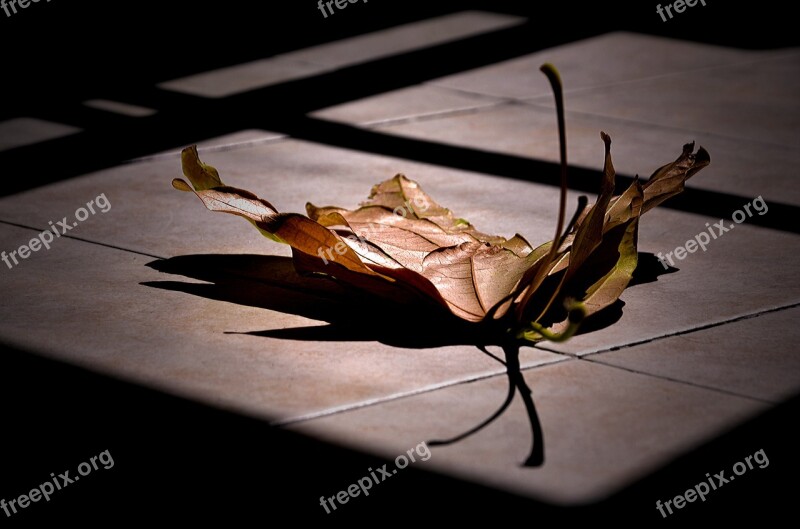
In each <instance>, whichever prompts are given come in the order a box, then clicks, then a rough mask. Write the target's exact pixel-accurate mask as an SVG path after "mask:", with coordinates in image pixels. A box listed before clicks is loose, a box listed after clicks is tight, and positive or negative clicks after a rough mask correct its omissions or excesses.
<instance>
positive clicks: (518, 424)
mask: <svg viewBox="0 0 800 529" xmlns="http://www.w3.org/2000/svg"><path fill="white" fill-rule="evenodd" d="M525 379H526V382H527V384H528V386H529V387H530V388H531V390H532V392H533V399H534V404H535V406H536V408H537V413H538V415H539V419H540V422H541V428H542V432H543V436H544V459H545V460H544V464H543V465H542V466H540V467H538V468H530V467H523V466H521V463H522V462H523V461H524V460H525V458H526V457H527V456H528V453H529V451H530V449H531V428H530V423H529V421H528V418H527V414H526V411H525V407H524V405H523V403H522V402H521V400H520V398H519V395H517V396H516V397H515V400H514V402H513V404H512V405H511V407H510V408H509V409H508V410H506V411H505V412H504V413H503V414H502V415H501V416H500V418H499V419H498V420H497V421H496V422H494V423H492V424H490V425H489V426H487V427H486V428H484V429H483V430H481V431H480V432H478V433H477V434H475V435H473V436H472V437H469V438H467V439H464V440H461V441H459V442H457V443H456V444H453V445H449V446H439V447H436V446H434V447H430V449H431V456H430V458H429V459H428V460H427V461H424V462H422V461H418V462H416V463H414V464H413V466H414V467H415V468H420V469H428V470H434V471H439V472H444V473H447V474H451V475H455V476H458V477H461V478H464V479H468V480H473V481H476V482H479V483H482V484H485V485H489V486H493V487H497V488H500V489H503V490H507V491H511V492H514V493H517V494H522V495H525V496H530V497H534V498H536V499H539V500H543V501H547V502H554V503H558V504H580V503H587V502H592V501H596V500H599V499H602V498H604V497H607V496H608V495H610V494H612V493H614V492H616V491H618V490H620V489H621V488H623V487H625V486H626V485H628V484H631V483H632V482H634V481H635V480H637V479H638V478H642V477H644V476H646V475H647V474H648V473H650V472H652V471H654V470H655V469H657V468H658V467H659V466H661V465H663V464H666V463H667V462H669V461H670V460H672V459H673V458H675V457H676V456H678V455H680V454H681V453H683V452H684V451H686V450H687V449H689V448H691V447H693V446H696V445H697V444H699V443H702V442H704V441H707V440H710V439H712V438H713V437H714V436H715V435H717V434H719V433H720V432H721V431H723V430H725V429H726V428H728V427H730V426H732V425H733V424H736V423H738V422H740V421H742V420H744V419H746V418H747V417H749V416H752V415H753V414H754V413H756V412H757V411H758V410H761V409H763V408H764V407H765V406H764V405H763V404H761V403H758V402H756V401H753V400H749V399H745V398H741V397H736V396H731V395H727V394H723V393H719V392H714V391H710V390H706V389H701V388H697V387H693V386H688V385H684V384H679V383H676V382H671V381H667V380H662V379H659V378H654V377H649V376H645V375H641V374H635V373H630V372H628V371H625V370H622V369H617V368H613V367H609V366H602V365H598V364H592V363H589V362H585V361H581V360H573V361H568V362H561V363H558V364H553V365H550V366H543V367H541V368H536V369H532V370H529V371H526V372H525ZM506 390H507V381H506V378H505V377H495V378H492V379H489V380H482V381H479V382H475V383H471V384H462V385H458V386H454V387H449V388H446V389H442V390H439V391H435V392H432V393H426V394H424V395H417V396H415V397H411V398H408V399H402V400H397V401H393V402H387V403H383V404H381V405H378V406H370V407H367V408H362V409H359V410H353V411H349V412H347V413H340V414H336V415H332V416H330V417H324V418H320V419H315V420H312V421H308V422H304V423H298V424H295V425H292V426H291V428H292V429H293V430H297V431H300V432H302V433H306V434H309V435H314V436H318V437H320V438H323V439H327V440H329V441H332V442H336V443H343V444H346V445H349V446H355V447H357V448H359V449H362V450H365V451H367V452H372V453H375V454H377V455H380V456H382V457H387V458H391V459H394V458H395V457H396V456H398V455H400V454H405V453H406V451H407V450H408V449H411V448H414V447H416V446H417V445H418V444H419V443H421V442H426V443H427V442H429V441H430V440H431V439H443V438H448V437H450V436H455V435H458V434H460V433H462V432H464V431H466V430H468V429H469V428H471V427H473V426H476V425H477V424H479V423H480V422H481V421H482V420H483V419H485V418H486V417H488V416H490V415H491V414H492V413H493V412H494V411H495V410H496V409H497V407H498V406H499V405H500V403H501V402H502V401H503V399H504V397H505V395H506ZM423 453H424V450H423ZM324 492H327V491H320V494H322V493H324Z"/></svg>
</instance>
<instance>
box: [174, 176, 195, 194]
mask: <svg viewBox="0 0 800 529" xmlns="http://www.w3.org/2000/svg"><path fill="white" fill-rule="evenodd" d="M172 187H174V188H175V189H177V190H178V191H192V188H191V187H190V186H189V184H187V183H186V182H185V181H184V180H181V179H180V178H173V179H172Z"/></svg>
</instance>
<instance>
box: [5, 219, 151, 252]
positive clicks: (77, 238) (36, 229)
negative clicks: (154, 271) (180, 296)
mask: <svg viewBox="0 0 800 529" xmlns="http://www.w3.org/2000/svg"><path fill="white" fill-rule="evenodd" d="M0 224H5V225H7V226H14V227H16V228H22V229H25V230H33V231H36V232H38V233H41V232H43V231H48V230H41V229H39V228H34V227H33V226H28V225H25V224H18V223H16V222H11V221H8V220H0ZM61 237H63V238H65V239H72V240H75V241H81V242H85V243H88V244H96V245H98V246H105V247H106V248H111V249H113V250H119V251H122V252H128V253H134V254H137V255H143V256H145V257H153V258H155V259H166V257H162V256H160V255H154V254H151V253H147V252H142V251H139V250H132V249H130V248H123V247H122V246H114V245H113V244H108V243H105V242H99V241H92V240H90V239H84V238H83V237H77V236H75V235H66V234H63V235H61Z"/></svg>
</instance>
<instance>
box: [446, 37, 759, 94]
mask: <svg viewBox="0 0 800 529" xmlns="http://www.w3.org/2000/svg"><path fill="white" fill-rule="evenodd" d="M759 56H760V55H759V53H758V52H752V51H742V50H734V49H730V48H723V47H719V46H710V45H704V44H698V43H695V42H685V41H680V40H673V39H668V38H664V37H655V36H650V35H640V34H636V33H628V32H623V31H620V32H613V33H607V34H605V35H600V36H597V37H592V38H589V39H585V40H580V41H577V42H572V43H569V44H565V45H562V46H557V47H554V48H550V49H546V50H542V51H539V52H537V53H533V54H530V55H526V56H524V57H520V58H517V59H511V60H508V61H504V62H501V63H498V64H492V65H490V66H485V67H482V68H477V69H475V70H471V71H468V72H463V73H459V74H455V75H450V76H447V77H442V78H439V79H436V80H434V81H432V84H435V85H437V86H443V87H448V88H453V89H457V90H463V91H466V92H474V93H479V94H486V95H491V96H495V97H513V98H527V97H532V96H540V95H549V94H550V86H549V84H548V82H547V79H546V78H545V77H544V75H542V73H541V72H540V71H539V67H540V66H541V65H542V64H544V63H546V62H549V63H551V64H553V65H555V66H556V68H558V70H559V72H560V74H561V78H562V81H563V83H564V88H565V90H566V91H567V93H569V92H571V91H574V90H580V89H588V88H595V87H599V86H605V85H616V84H618V83H624V82H628V81H632V80H635V79H644V78H649V77H657V76H661V75H664V74H672V73H676V72H685V71H690V70H697V69H703V68H709V67H714V66H719V65H722V64H735V63H737V62H742V61H748V60H753V59H754V58H756V57H759Z"/></svg>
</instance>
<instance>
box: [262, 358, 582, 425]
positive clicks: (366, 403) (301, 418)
mask: <svg viewBox="0 0 800 529" xmlns="http://www.w3.org/2000/svg"><path fill="white" fill-rule="evenodd" d="M548 352H549V351H548ZM561 356H564V358H559V359H558V360H554V361H552V362H544V363H541V364H537V365H529V366H527V367H524V368H520V370H521V371H523V370H530V369H536V368H539V367H544V366H549V365H554V364H560V363H561V362H566V361H568V360H570V358H568V357H567V356H566V355H561ZM505 375H506V371H497V372H492V373H482V374H479V375H473V376H470V377H467V378H461V379H457V380H450V381H447V382H440V383H438V384H432V385H430V386H426V387H423V388H418V389H414V390H410V391H405V392H400V393H394V394H392V395H387V396H385V397H376V398H374V399H367V400H363V401H360V402H356V403H352V404H344V405H341V406H336V407H334V408H328V409H325V410H321V411H317V412H311V413H306V414H303V415H298V416H295V417H288V418H286V419H278V420H275V421H272V422H270V423H269V425H270V426H276V427H283V426H288V425H292V424H297V423H300V422H306V421H310V420H313V419H320V418H323V417H329V416H331V415H338V414H340V413H346V412H349V411H354V410H358V409H361V408H368V407H371V406H375V405H378V404H384V403H387V402H393V401H396V400H401V399H405V398H409V397H415V396H417V395H422V394H424V393H431V392H434V391H438V390H440V389H445V388H450V387H455V386H460V385H463V384H471V383H473V382H478V381H481V380H488V379H491V378H497V377H499V376H505Z"/></svg>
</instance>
